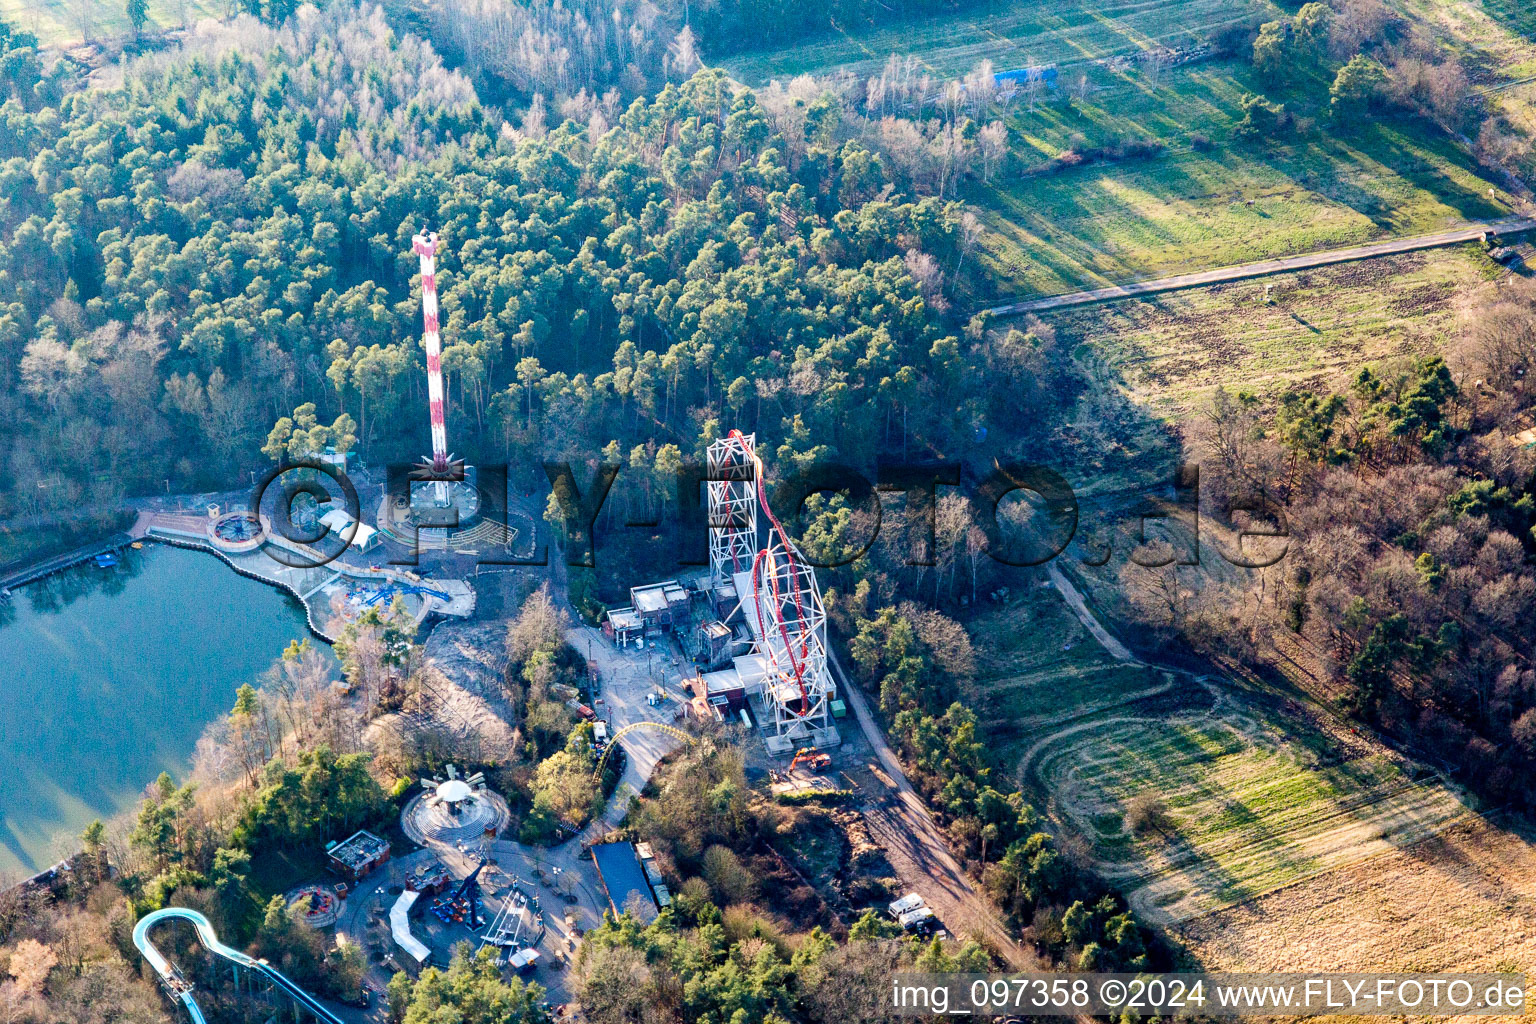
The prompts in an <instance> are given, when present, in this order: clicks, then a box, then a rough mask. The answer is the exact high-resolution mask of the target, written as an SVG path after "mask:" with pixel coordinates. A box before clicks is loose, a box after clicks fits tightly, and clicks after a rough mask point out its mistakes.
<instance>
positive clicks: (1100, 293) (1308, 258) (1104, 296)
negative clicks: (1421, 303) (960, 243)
mask: <svg viewBox="0 0 1536 1024" xmlns="http://www.w3.org/2000/svg"><path fill="white" fill-rule="evenodd" d="M1532 229H1536V219H1532V218H1528V217H1520V218H1509V219H1506V220H1497V221H1486V222H1483V223H1480V224H1470V225H1468V226H1466V227H1461V228H1452V229H1450V230H1447V231H1437V232H1435V233H1434V234H1429V235H1414V236H1413V237H1411V238H1394V239H1390V240H1388V241H1385V242H1372V243H1371V244H1369V245H1355V246H1350V247H1349V248H1347V249H1327V250H1324V251H1322V252H1311V253H1305V254H1303V255H1301V256H1283V257H1281V258H1279V259H1273V260H1259V261H1258V262H1257V263H1240V264H1238V265H1237V266H1232V267H1218V268H1216V269H1215V270H1202V271H1198V272H1197V273H1193V274H1179V275H1177V276H1175V277H1162V278H1158V279H1157V280H1155V281H1139V282H1137V283H1135V284H1117V285H1112V286H1110V287H1108V288H1093V289H1090V290H1088V291H1082V292H1072V293H1071V294H1069V295H1051V296H1047V297H1045V298H1042V299H1030V300H1028V301H1026V302H1014V303H1010V304H1008V305H1004V306H993V307H992V308H990V309H986V310H983V311H982V312H986V313H991V314H992V315H993V316H1020V315H1022V314H1024V313H1043V312H1045V311H1047V310H1052V309H1065V308H1067V307H1070V306H1087V305H1090V304H1092V303H1095V302H1112V301H1114V300H1116V299H1129V298H1135V297H1136V296H1139V295H1155V294H1157V293H1159V292H1172V291H1178V290H1180V289H1182V288H1198V287H1200V286H1201V285H1208V284H1220V283H1222V282H1223V281H1241V280H1244V279H1246V278H1250V277H1264V276H1266V275H1268V274H1281V273H1285V272H1286V271H1291V270H1306V269H1308V268H1309V267H1322V266H1328V265H1329V264H1333V263H1349V262H1352V261H1354V260H1364V259H1370V258H1372V257H1374V256H1391V255H1395V254H1397V253H1404V252H1416V251H1418V250H1420V249H1438V248H1440V247H1442V246H1447V245H1460V244H1461V243H1463V242H1476V241H1480V240H1482V239H1483V238H1484V237H1485V236H1486V237H1488V238H1494V237H1497V236H1499V235H1511V234H1518V233H1519V232H1521V231H1530V230H1532Z"/></svg>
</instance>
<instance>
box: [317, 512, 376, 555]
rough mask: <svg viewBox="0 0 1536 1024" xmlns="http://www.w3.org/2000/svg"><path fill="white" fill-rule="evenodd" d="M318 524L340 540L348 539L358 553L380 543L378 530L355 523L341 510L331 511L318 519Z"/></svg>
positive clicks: (365, 524) (364, 524)
mask: <svg viewBox="0 0 1536 1024" xmlns="http://www.w3.org/2000/svg"><path fill="white" fill-rule="evenodd" d="M320 524H321V525H322V526H324V527H325V528H326V529H328V530H330V531H331V532H332V533H334V534H335V535H336V536H338V537H340V538H341V539H342V540H347V539H349V538H350V539H351V541H352V546H353V547H355V548H357V550H359V551H368V550H369V549H371V548H373V547H375V546H377V544H378V543H380V539H379V537H378V532H379V531H378V530H375V529H374V528H373V527H371V526H369V525H368V524H367V523H360V522H357V521H356V520H354V519H353V518H352V517H351V516H349V515H347V513H346V512H345V510H343V509H339V508H333V509H331V510H330V511H329V512H327V513H326V514H325V515H323V516H321V517H320Z"/></svg>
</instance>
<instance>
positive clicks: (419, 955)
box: [389, 889, 432, 964]
mask: <svg viewBox="0 0 1536 1024" xmlns="http://www.w3.org/2000/svg"><path fill="white" fill-rule="evenodd" d="M420 896H421V893H419V892H411V891H410V890H409V889H407V890H406V891H405V892H403V893H401V894H400V898H399V899H398V900H395V905H394V906H393V907H391V908H390V911H389V932H390V934H391V935H393V936H394V938H395V943H396V945H398V946H399V947H400V948H401V949H403V950H405V951H406V952H407V953H409V954H411V956H412V957H414V958H415V960H416V962H417V963H418V964H424V963H426V962H427V957H428V956H429V955H431V952H432V951H431V950H429V949H427V947H426V946H424V945H422V943H421V940H420V939H418V938H416V936H414V935H412V934H411V919H410V912H411V906H412V905H413V904H415V902H416V900H417V899H419V898H420Z"/></svg>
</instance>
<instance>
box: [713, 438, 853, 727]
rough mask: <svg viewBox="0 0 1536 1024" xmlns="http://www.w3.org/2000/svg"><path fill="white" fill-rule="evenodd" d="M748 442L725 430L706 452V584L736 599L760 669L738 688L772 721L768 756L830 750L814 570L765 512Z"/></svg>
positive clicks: (829, 687)
mask: <svg viewBox="0 0 1536 1024" xmlns="http://www.w3.org/2000/svg"><path fill="white" fill-rule="evenodd" d="M754 442H755V437H754V436H752V435H743V434H742V433H741V432H739V431H735V430H733V431H731V433H730V435H729V436H728V437H725V438H722V439H720V440H718V441H716V442H715V443H714V444H712V445H710V446H709V469H710V477H711V480H710V481H709V524H710V534H709V536H710V548H709V567H710V578H711V582H712V583H713V584H714V585H716V586H718V585H719V582H720V581H722V580H725V579H729V580H731V581H732V582H733V583H734V584H735V587H736V593H737V594H738V595H739V597H740V601H741V611H742V615H743V616H744V617H745V619H746V622H747V627H748V629H749V630H750V631H751V632H752V636H753V639H754V641H755V643H754V653H755V654H756V655H757V656H758V663H759V666H760V670H761V676H760V677H758V678H754V679H752V680H750V681H748V680H744V682H747V683H748V686H749V689H751V690H757V689H759V688H760V690H761V693H762V697H763V701H764V703H765V704H766V705H767V707H768V709H769V712H770V714H771V715H772V719H773V721H772V725H773V736H771V737H770V738H769V740H768V744H769V749H770V750H773V751H774V752H775V753H785V752H787V751H788V750H789V749H792V748H793V747H794V746H795V745H796V744H797V743H811V744H814V745H816V746H832V745H836V744H837V743H838V742H839V737H838V734H837V729H836V727H835V726H834V725H833V724H832V701H833V699H834V698H835V696H836V687H835V686H834V685H833V682H832V676H831V673H830V672H829V671H828V666H827V613H826V610H825V609H824V608H823V606H822V603H821V588H820V587H819V586H818V585H817V583H816V570H815V568H814V567H812V566H811V565H809V564H807V563H806V562H805V561H804V560H802V559H801V557H800V553H799V552H798V551H797V550H796V549H795V545H794V542H793V541H791V540H790V539H789V535H788V534H787V533H785V532H784V528H783V526H782V525H781V524H780V523H779V521H778V519H777V517H775V516H774V514H773V510H772V509H771V508H769V507H768V499H767V496H766V494H765V492H764V487H763V463H762V460H761V459H760V458H758V456H757V452H756V449H755V444H754ZM717 477H721V478H724V479H714V478H717ZM759 508H761V509H762V511H763V514H765V515H766V516H767V517H768V521H769V523H770V524H771V525H772V529H771V530H770V531H769V534H768V538H767V541H768V543H767V545H766V546H764V547H761V548H759V546H758V537H757V514H758V509H759ZM739 671H741V664H740V660H738V672H739ZM754 674H755V673H754Z"/></svg>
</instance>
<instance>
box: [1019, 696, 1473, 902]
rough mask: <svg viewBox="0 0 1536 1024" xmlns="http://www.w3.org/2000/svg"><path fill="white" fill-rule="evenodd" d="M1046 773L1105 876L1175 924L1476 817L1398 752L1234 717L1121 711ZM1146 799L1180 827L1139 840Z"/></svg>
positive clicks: (1081, 737) (1063, 746)
mask: <svg viewBox="0 0 1536 1024" xmlns="http://www.w3.org/2000/svg"><path fill="white" fill-rule="evenodd" d="M1032 770H1033V772H1034V776H1035V778H1036V779H1037V781H1038V782H1040V783H1042V784H1043V785H1045V786H1046V788H1047V789H1048V790H1049V791H1050V793H1051V795H1052V797H1053V798H1054V802H1055V803H1056V804H1057V805H1058V806H1059V807H1060V808H1061V809H1062V812H1063V813H1064V814H1065V815H1066V816H1067V817H1069V818H1070V819H1072V820H1074V821H1076V822H1077V823H1078V825H1079V827H1080V829H1081V832H1082V834H1083V835H1084V836H1086V837H1087V838H1089V839H1090V840H1091V841H1092V843H1093V845H1094V850H1095V856H1096V858H1097V859H1098V861H1099V863H1098V867H1099V870H1100V871H1102V872H1104V873H1105V874H1107V875H1109V876H1110V877H1114V878H1116V879H1118V880H1119V884H1120V885H1121V886H1122V888H1123V889H1124V890H1126V891H1127V892H1128V893H1129V895H1130V897H1131V899H1132V902H1133V903H1134V904H1137V905H1138V906H1139V908H1140V909H1142V910H1144V911H1147V912H1149V913H1152V914H1154V915H1165V916H1168V917H1171V918H1174V919H1178V918H1182V917H1187V916H1190V915H1191V914H1195V913H1200V912H1204V911H1207V910H1210V909H1213V908H1215V907H1217V906H1222V905H1226V904H1229V903H1232V902H1235V901H1239V900H1244V899H1250V898H1252V897H1254V896H1257V895H1260V894H1262V893H1265V892H1269V891H1271V890H1273V889H1275V888H1277V887H1279V886H1282V885H1285V884H1287V883H1289V882H1292V881H1295V880H1297V879H1299V878H1302V877H1305V876H1307V875H1309V874H1313V873H1315V872H1318V871H1322V870H1326V869H1328V868H1331V867H1336V866H1338V865H1340V864H1344V863H1350V862H1352V861H1354V860H1358V859H1362V858H1364V857H1366V856H1370V855H1371V854H1373V853H1375V852H1379V851H1381V850H1384V849H1386V848H1389V847H1391V846H1399V847H1400V846H1402V845H1405V844H1407V843H1409V842H1412V841H1415V840H1417V839H1419V838H1423V837H1424V836H1426V835H1428V834H1431V833H1433V832H1434V831H1435V830H1436V829H1438V828H1440V827H1441V826H1443V825H1444V824H1445V823H1446V822H1448V821H1450V820H1451V819H1453V818H1455V817H1458V816H1459V815H1460V814H1462V813H1463V811H1464V810H1465V809H1466V808H1465V806H1464V805H1463V804H1462V802H1461V800H1460V798H1459V797H1458V796H1457V794H1455V793H1454V792H1453V791H1451V790H1450V789H1448V788H1446V787H1445V786H1444V785H1443V784H1441V783H1439V782H1438V781H1436V780H1433V779H1430V780H1416V779H1414V778H1411V777H1410V776H1409V775H1408V774H1407V773H1406V771H1405V770H1404V767H1403V763H1402V762H1400V761H1398V760H1397V759H1395V758H1394V757H1392V756H1391V755H1387V754H1381V753H1362V752H1354V753H1353V754H1351V753H1350V752H1348V751H1340V750H1339V749H1337V747H1336V746H1335V744H1334V741H1332V740H1331V739H1330V738H1328V737H1324V736H1322V735H1321V734H1317V733H1308V732H1306V731H1304V730H1303V731H1301V732H1298V731H1297V727H1296V726H1295V724H1294V723H1288V724H1287V726H1286V727H1284V732H1283V733H1282V732H1281V731H1280V730H1279V729H1278V728H1277V726H1276V724H1275V723H1273V722H1271V721H1267V720H1261V719H1258V718H1254V717H1249V716H1248V715H1247V714H1246V713H1243V712H1240V711H1238V712H1235V711H1234V710H1233V709H1232V708H1231V707H1226V708H1222V707H1220V706H1218V707H1216V708H1212V709H1211V712H1209V713H1206V714H1196V713H1193V709H1191V711H1190V712H1189V713H1185V714H1168V715H1166V717H1164V716H1161V715H1158V714H1149V713H1147V712H1145V711H1142V712H1140V713H1138V712H1136V711H1135V710H1133V709H1124V710H1123V711H1121V712H1108V713H1106V714H1105V715H1104V716H1103V717H1102V719H1101V720H1100V721H1097V722H1095V723H1093V724H1092V725H1090V726H1089V727H1087V728H1081V729H1079V730H1078V731H1076V732H1073V733H1070V734H1065V733H1064V734H1063V735H1062V736H1061V738H1060V740H1059V741H1058V742H1055V743H1053V744H1052V745H1051V746H1050V747H1049V748H1048V749H1047V750H1046V751H1045V752H1044V753H1043V754H1042V755H1041V756H1040V757H1038V758H1037V759H1036V761H1035V763H1034V764H1033V765H1032ZM1141 793H1150V794H1155V795H1156V796H1157V797H1158V798H1160V799H1161V800H1162V802H1163V806H1164V809H1165V812H1166V823H1165V824H1163V825H1162V826H1160V827H1157V828H1153V829H1148V830H1146V831H1144V832H1142V833H1140V834H1135V833H1132V832H1131V831H1130V830H1129V829H1128V828H1127V827H1126V813H1127V808H1128V807H1129V805H1130V801H1131V799H1132V798H1133V797H1135V796H1136V795H1137V794H1141Z"/></svg>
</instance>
